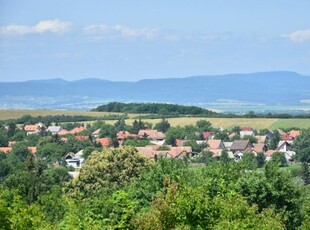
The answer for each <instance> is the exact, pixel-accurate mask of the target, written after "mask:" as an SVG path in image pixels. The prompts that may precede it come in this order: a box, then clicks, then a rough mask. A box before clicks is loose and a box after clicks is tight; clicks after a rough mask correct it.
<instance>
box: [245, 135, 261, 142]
mask: <svg viewBox="0 0 310 230" xmlns="http://www.w3.org/2000/svg"><path fill="white" fill-rule="evenodd" d="M242 140H249V141H250V142H251V143H252V144H253V143H257V138H256V137H254V136H252V135H245V136H244V137H243V138H242Z"/></svg>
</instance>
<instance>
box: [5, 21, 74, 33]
mask: <svg viewBox="0 0 310 230" xmlns="http://www.w3.org/2000/svg"><path fill="white" fill-rule="evenodd" d="M70 25H71V23H70V22H64V21H60V20H58V19H55V20H46V21H41V22H39V23H38V24H36V25H34V26H26V25H15V24H12V25H7V26H3V27H1V28H0V34H4V35H25V34H32V33H40V34H42V33H46V32H51V33H64V32H66V31H67V30H68V29H69V28H70Z"/></svg>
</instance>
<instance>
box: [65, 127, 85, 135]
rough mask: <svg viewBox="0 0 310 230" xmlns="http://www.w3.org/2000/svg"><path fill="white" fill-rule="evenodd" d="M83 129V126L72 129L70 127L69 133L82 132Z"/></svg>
mask: <svg viewBox="0 0 310 230" xmlns="http://www.w3.org/2000/svg"><path fill="white" fill-rule="evenodd" d="M84 130H85V128H84V127H76V128H74V129H72V130H71V131H70V132H69V133H71V134H77V133H80V132H82V131H84Z"/></svg>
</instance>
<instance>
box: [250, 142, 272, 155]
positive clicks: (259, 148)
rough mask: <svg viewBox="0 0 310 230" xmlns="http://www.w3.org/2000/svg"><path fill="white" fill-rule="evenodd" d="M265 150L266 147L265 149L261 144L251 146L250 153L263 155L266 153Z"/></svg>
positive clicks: (265, 146) (264, 145) (266, 148)
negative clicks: (261, 153)
mask: <svg viewBox="0 0 310 230" xmlns="http://www.w3.org/2000/svg"><path fill="white" fill-rule="evenodd" d="M267 150H268V147H267V145H266V144H263V143H257V144H253V148H252V151H253V152H254V153H256V154H257V153H260V152H263V153H265V152H267Z"/></svg>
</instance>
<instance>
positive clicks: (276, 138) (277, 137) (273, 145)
mask: <svg viewBox="0 0 310 230" xmlns="http://www.w3.org/2000/svg"><path fill="white" fill-rule="evenodd" d="M279 141H280V134H279V132H278V131H277V130H276V131H274V136H273V137H272V139H271V140H270V141H269V143H268V147H269V149H273V150H275V149H277V148H278V143H279Z"/></svg>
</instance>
